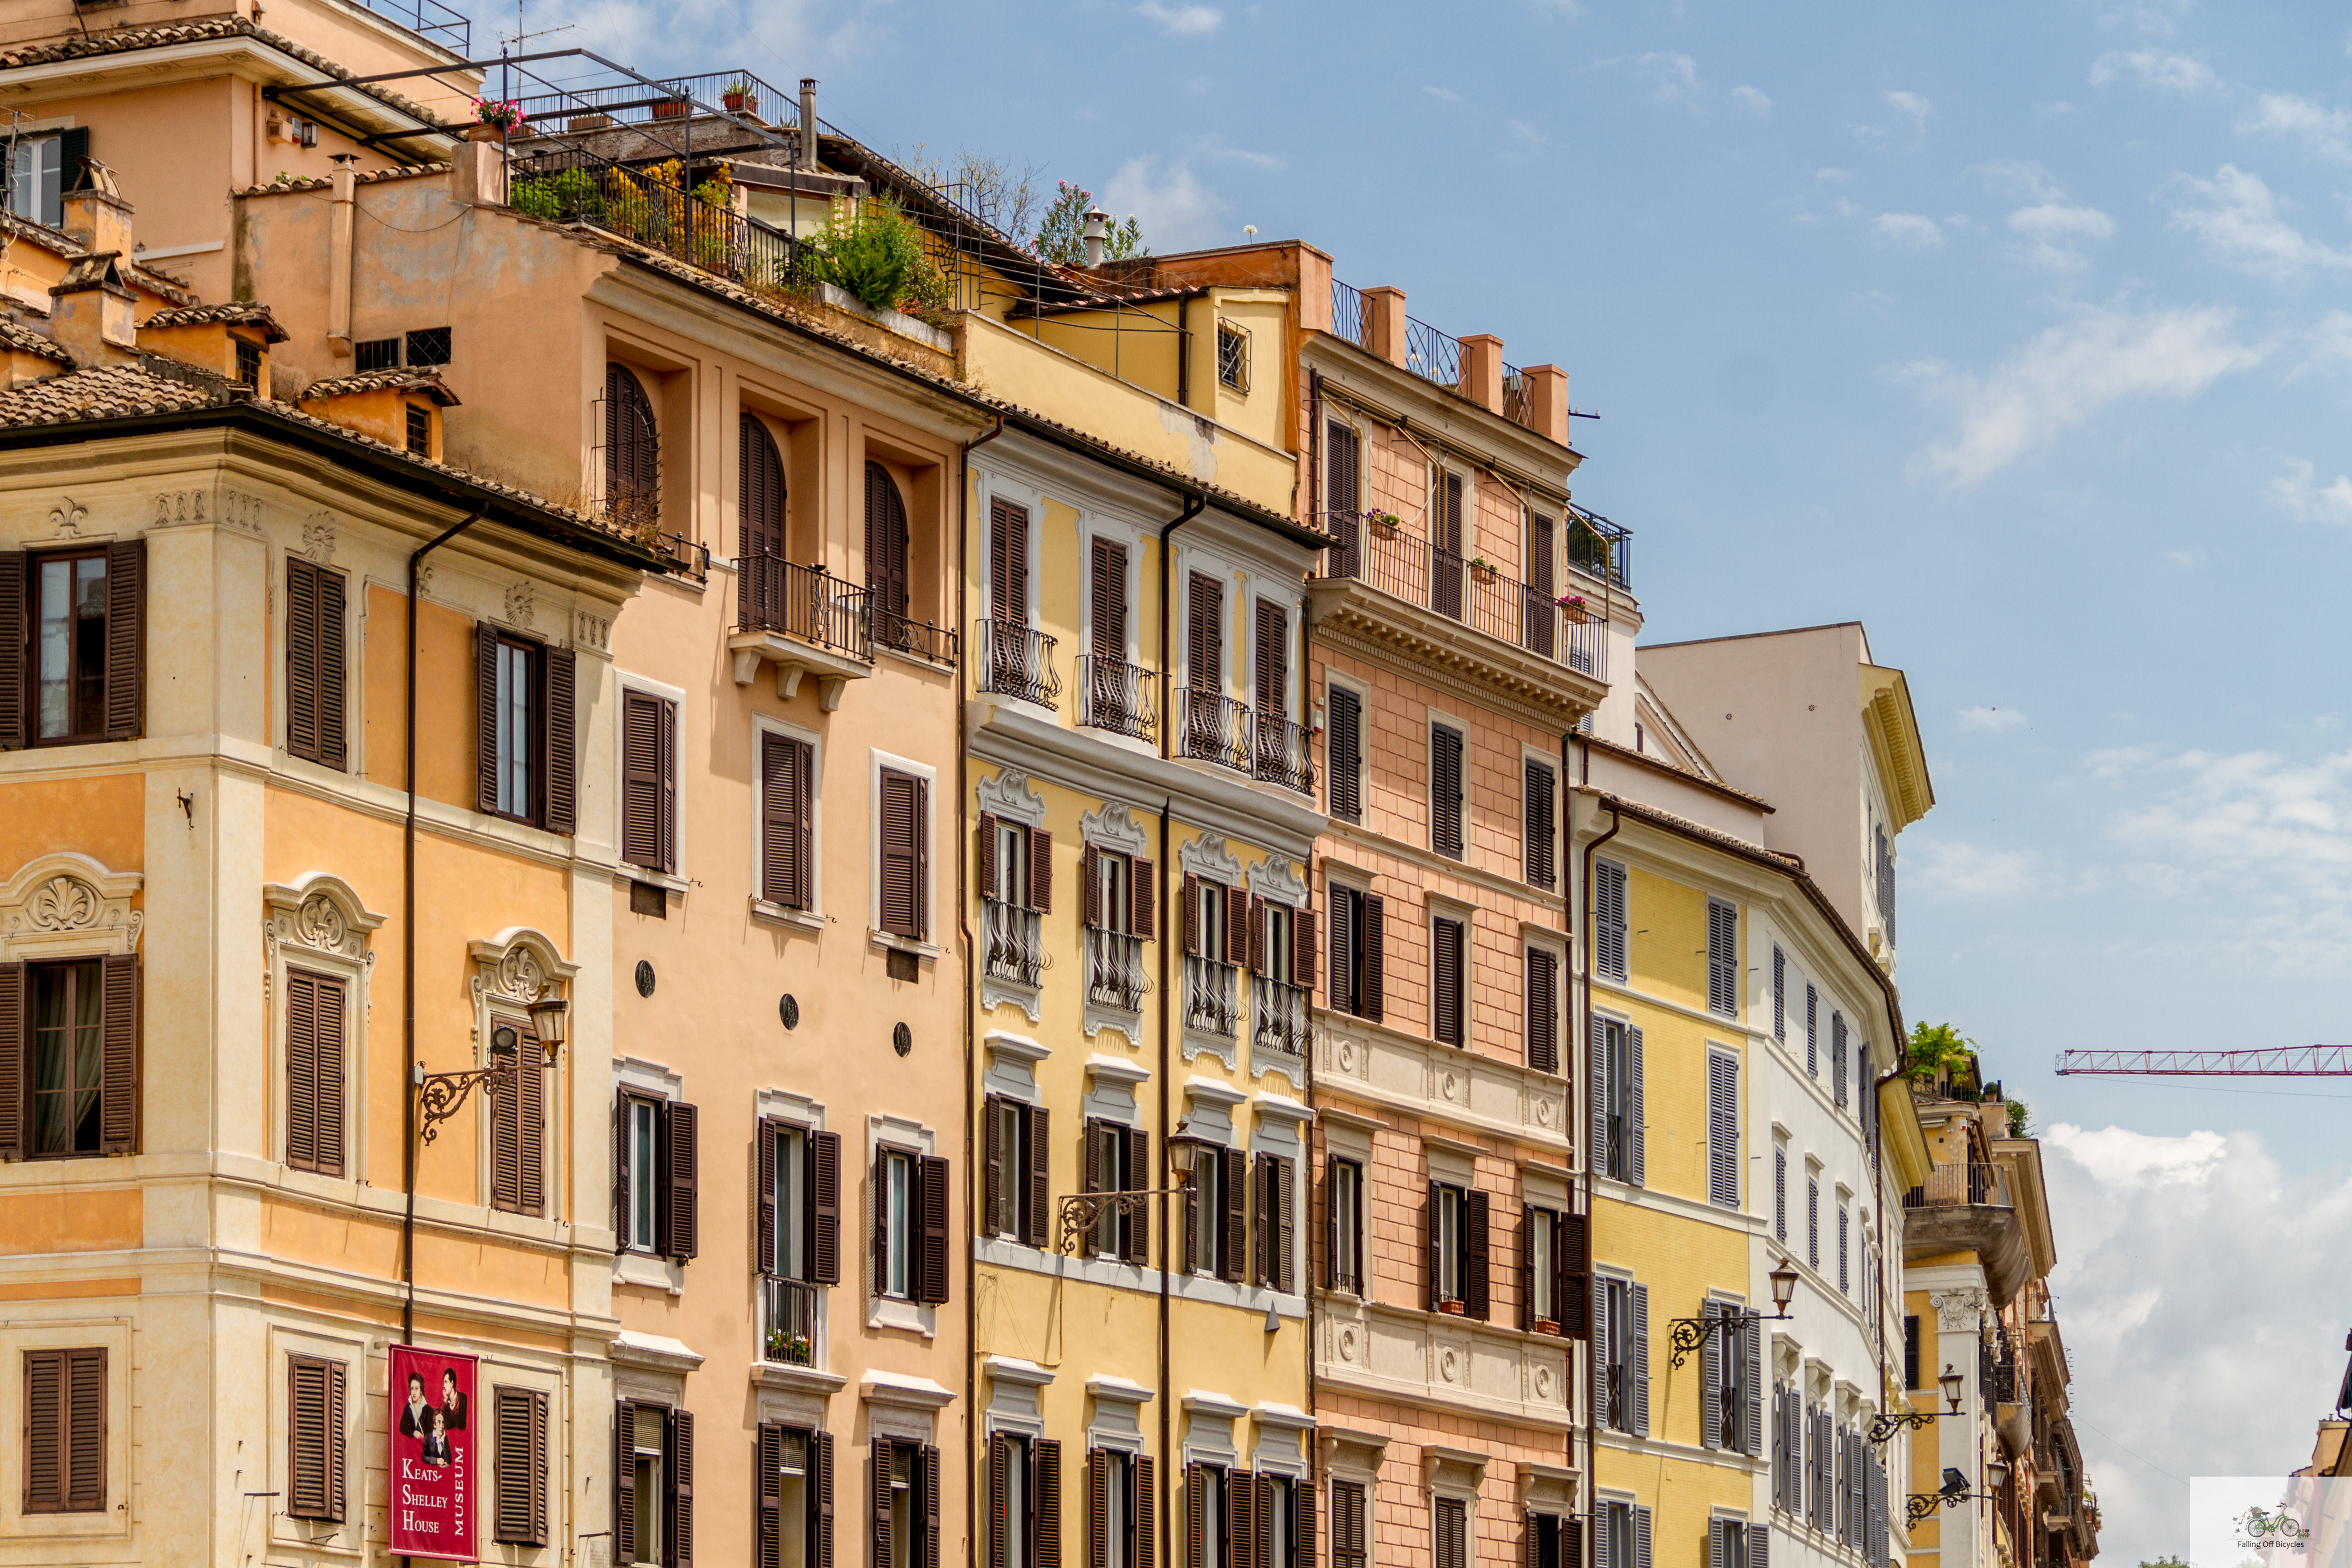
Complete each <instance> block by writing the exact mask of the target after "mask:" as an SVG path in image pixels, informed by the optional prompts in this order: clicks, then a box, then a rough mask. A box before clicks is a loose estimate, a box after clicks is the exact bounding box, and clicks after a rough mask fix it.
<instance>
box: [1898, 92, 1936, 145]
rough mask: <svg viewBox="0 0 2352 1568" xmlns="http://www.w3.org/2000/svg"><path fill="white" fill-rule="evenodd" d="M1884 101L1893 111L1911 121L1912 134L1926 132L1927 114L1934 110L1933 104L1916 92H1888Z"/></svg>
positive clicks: (1917, 134)
mask: <svg viewBox="0 0 2352 1568" xmlns="http://www.w3.org/2000/svg"><path fill="white" fill-rule="evenodd" d="M1886 103H1887V107H1889V108H1890V109H1892V110H1895V113H1897V114H1900V115H1902V116H1903V117H1904V118H1905V119H1906V120H1908V121H1911V134H1912V135H1914V136H1922V135H1925V134H1926V133H1927V116H1929V115H1931V114H1933V113H1935V112H1936V106H1935V105H1934V104H1932V103H1930V102H1928V101H1927V100H1926V99H1924V98H1922V97H1920V96H1919V95H1918V94H1917V93H1916V92H1890V93H1888V94H1887V95H1886Z"/></svg>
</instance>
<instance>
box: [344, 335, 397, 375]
mask: <svg viewBox="0 0 2352 1568" xmlns="http://www.w3.org/2000/svg"><path fill="white" fill-rule="evenodd" d="M399 366H400V340H399V339H398V338H370V339H369V340H368V341H367V342H359V343H353V344H352V369H353V370H357V371H370V370H396V369H398V368H399Z"/></svg>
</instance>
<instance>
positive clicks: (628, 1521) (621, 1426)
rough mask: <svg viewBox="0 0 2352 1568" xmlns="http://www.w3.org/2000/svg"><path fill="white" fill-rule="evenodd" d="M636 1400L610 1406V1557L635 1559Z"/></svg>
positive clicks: (632, 1560)
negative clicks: (611, 1478) (611, 1552)
mask: <svg viewBox="0 0 2352 1568" xmlns="http://www.w3.org/2000/svg"><path fill="white" fill-rule="evenodd" d="M636 1409H637V1407H636V1402H635V1400H629V1399H623V1400H619V1401H616V1402H615V1403H614V1406H613V1561H614V1562H615V1563H635V1561H636V1560H637V1467H636V1458H635V1456H636V1434H635V1422H636Z"/></svg>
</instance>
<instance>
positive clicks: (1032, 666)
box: [977, 620, 1062, 708]
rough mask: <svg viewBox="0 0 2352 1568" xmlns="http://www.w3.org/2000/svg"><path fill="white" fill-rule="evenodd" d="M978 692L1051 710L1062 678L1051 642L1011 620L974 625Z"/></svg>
mask: <svg viewBox="0 0 2352 1568" xmlns="http://www.w3.org/2000/svg"><path fill="white" fill-rule="evenodd" d="M977 629H978V634H979V635H978V638H977V641H978V644H979V649H980V689H982V691H993V692H997V693H999V694H1001V695H1003V696H1006V697H1018V698H1020V699H1021V700H1023V701H1024V702H1034V703H1037V704H1039V705H1040V706H1042V707H1046V708H1051V707H1054V706H1055V701H1054V700H1055V698H1056V697H1059V696H1060V695H1061V694H1062V677H1061V675H1060V673H1059V672H1058V671H1056V670H1055V668H1054V639H1053V638H1052V637H1047V636H1046V635H1045V633H1044V632H1041V631H1038V630H1036V629H1034V627H1030V626H1021V625H1019V624H1017V623H1015V622H1013V621H990V620H983V621H982V622H980V623H979V624H978V628H977Z"/></svg>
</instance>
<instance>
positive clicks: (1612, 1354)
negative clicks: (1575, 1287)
mask: <svg viewBox="0 0 2352 1568" xmlns="http://www.w3.org/2000/svg"><path fill="white" fill-rule="evenodd" d="M1592 1309H1593V1311H1592V1333H1593V1338H1594V1341H1595V1344H1594V1347H1593V1348H1594V1353H1595V1354H1596V1355H1597V1356H1598V1357H1599V1360H1600V1366H1601V1396H1600V1408H1599V1409H1598V1410H1596V1412H1595V1414H1596V1415H1599V1417H1600V1419H1601V1425H1602V1426H1607V1427H1609V1428H1610V1429H1611V1430H1612V1431H1617V1432H1630V1433H1632V1434H1633V1436H1637V1437H1646V1436H1649V1435H1650V1288H1649V1287H1648V1286H1646V1285H1638V1284H1635V1283H1634V1282H1633V1281H1632V1280H1630V1279H1599V1280H1595V1281H1594V1283H1593V1290H1592Z"/></svg>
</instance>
